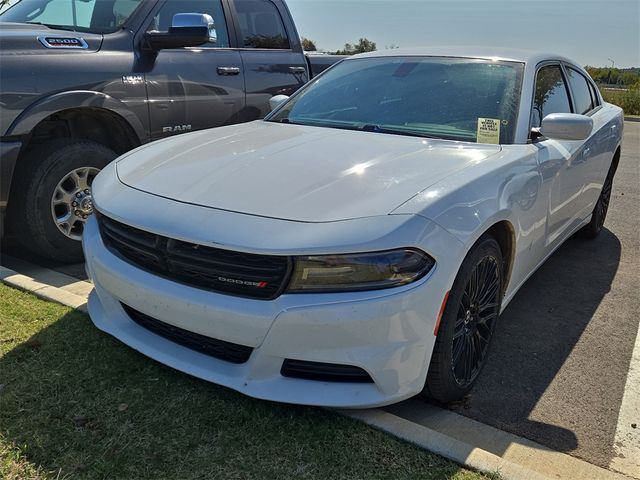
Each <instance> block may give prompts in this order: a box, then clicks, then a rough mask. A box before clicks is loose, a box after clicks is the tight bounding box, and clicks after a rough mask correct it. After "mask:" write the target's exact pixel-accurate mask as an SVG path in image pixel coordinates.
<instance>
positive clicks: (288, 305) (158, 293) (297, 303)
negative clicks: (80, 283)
mask: <svg viewBox="0 0 640 480" xmlns="http://www.w3.org/2000/svg"><path fill="white" fill-rule="evenodd" d="M444 243H447V242H444ZM449 246H451V243H449ZM84 248H85V256H86V260H87V270H88V273H89V275H90V277H91V278H92V280H93V282H94V285H95V289H94V291H93V292H92V294H91V296H90V299H89V313H90V315H91V318H92V320H93V322H94V323H95V325H96V326H97V327H98V328H100V329H101V330H103V331H105V332H107V333H109V334H111V335H113V336H115V337H116V338H118V339H119V340H121V341H122V342H124V343H125V344H127V345H129V346H130V347H132V348H134V349H136V350H138V351H140V352H141V353H143V354H144V355H147V356H149V357H151V358H153V359H155V360H157V361H159V362H161V363H164V364H166V365H169V366H171V367H173V368H175V369H177V370H180V371H183V372H185V373H188V374H190V375H193V376H196V377H199V378H202V379H204V380H207V381H211V382H214V383H217V384H220V385H224V386H227V387H229V388H232V389H234V390H237V391H239V392H241V393H244V394H246V395H249V396H252V397H256V398H260V399H265V400H272V401H280V402H286V403H297V404H305V405H322V406H329V407H352V408H362V407H375V406H381V405H386V404H391V403H395V402H398V401H401V400H403V399H406V398H409V397H411V396H413V395H415V394H417V393H419V392H420V391H421V390H422V388H423V386H424V382H425V379H426V374H427V369H428V365H429V361H430V357H431V352H432V350H433V345H434V342H435V336H434V334H433V330H434V325H435V322H436V318H437V315H438V312H439V308H440V305H441V302H442V297H443V294H444V291H446V287H445V285H447V284H448V282H450V281H451V279H450V275H449V273H448V272H447V271H448V269H447V268H441V267H443V265H439V266H438V267H436V268H434V270H433V271H432V272H430V274H429V275H428V276H427V277H426V278H425V279H423V280H421V281H420V282H418V283H416V284H414V285H411V286H407V287H402V288H397V289H393V290H386V291H378V292H358V293H349V294H347V293H343V294H321V295H320V294H309V295H282V296H280V297H279V298H277V299H275V300H273V301H260V300H248V299H244V298H236V297H231V296H227V295H221V294H217V293H213V292H208V291H204V290H200V289H197V288H193V287H189V286H186V285H182V284H178V283H175V282H172V281H170V280H166V279H163V278H159V277H157V276H155V275H152V274H150V273H147V272H145V271H143V270H141V269H138V268H136V267H134V266H132V265H130V264H129V263H127V262H125V261H123V260H121V259H120V258H119V257H117V256H115V255H113V254H112V253H111V252H110V251H109V250H107V249H106V247H105V246H104V244H103V242H102V239H101V237H100V234H99V231H98V228H97V223H96V221H95V219H92V220H91V221H90V222H89V223H88V224H87V227H86V229H85V233H84ZM446 263H447V262H444V264H445V265H444V266H446ZM122 304H125V305H127V306H129V307H131V308H133V309H135V310H137V311H139V312H142V313H144V314H146V315H149V316H151V317H153V318H155V319H157V320H160V321H161V322H164V323H168V324H170V325H174V326H177V327H179V328H182V329H185V330H188V331H192V332H195V333H198V334H201V335H205V336H208V337H212V338H215V339H218V340H224V341H227V342H232V343H236V344H240V345H246V346H250V347H252V348H253V349H254V350H253V352H252V354H251V356H250V358H249V360H248V361H247V362H246V363H244V364H240V365H237V364H232V363H228V362H224V361H222V360H218V359H215V358H213V357H210V356H207V355H204V354H201V353H198V352H196V351H194V350H191V349H189V348H186V347H183V346H180V345H178V344H176V343H174V342H172V341H169V340H167V339H165V338H163V337H160V336H158V335H156V334H154V333H151V332H150V331H148V330H146V329H145V328H143V327H141V326H139V325H138V324H137V323H135V322H134V321H132V320H131V318H130V317H129V316H128V315H127V314H126V313H125V311H124V309H123V307H122ZM285 359H295V360H305V361H312V362H321V363H332V364H343V365H352V366H357V367H360V368H362V369H364V370H365V371H366V372H367V373H368V374H369V375H370V376H371V378H372V379H373V382H374V383H332V382H322V381H312V380H303V379H294V378H287V377H284V376H282V375H281V374H280V370H281V367H282V363H283V361H284V360H285Z"/></svg>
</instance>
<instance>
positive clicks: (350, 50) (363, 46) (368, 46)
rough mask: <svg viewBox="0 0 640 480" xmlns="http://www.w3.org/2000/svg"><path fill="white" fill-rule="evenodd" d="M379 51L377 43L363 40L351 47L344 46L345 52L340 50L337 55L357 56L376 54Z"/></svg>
mask: <svg viewBox="0 0 640 480" xmlns="http://www.w3.org/2000/svg"><path fill="white" fill-rule="evenodd" d="M377 49H378V46H377V45H376V42H372V41H371V40H369V39H368V38H361V39H360V40H358V43H356V44H355V45H351V44H350V43H345V44H344V50H338V51H337V52H336V53H335V54H336V55H355V54H356V53H365V52H375V51H376V50H377Z"/></svg>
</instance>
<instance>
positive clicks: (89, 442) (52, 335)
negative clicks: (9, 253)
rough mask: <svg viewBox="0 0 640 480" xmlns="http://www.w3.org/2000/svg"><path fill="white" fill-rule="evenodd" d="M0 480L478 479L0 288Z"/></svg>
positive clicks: (317, 411) (325, 413) (327, 415)
mask: <svg viewBox="0 0 640 480" xmlns="http://www.w3.org/2000/svg"><path fill="white" fill-rule="evenodd" d="M0 478H3V479H7V480H18V479H20V480H22V479H28V478H30V479H49V478H51V479H64V478H74V479H75V478H91V479H93V478H96V479H102V478H118V479H139V478H163V479H164V478H166V479H209V478H222V479H234V478H242V479H248V478H278V479H283V478H319V479H328V478H341V479H350V478H366V479H370V478H394V479H395V478H420V479H448V478H451V479H458V480H472V479H473V480H478V479H481V478H486V477H484V476H483V475H481V474H479V473H476V472H470V471H468V470H464V469H462V468H460V467H459V466H458V465H456V464H454V463H451V462H449V461H447V460H444V459H443V458H441V457H438V456H436V455H434V454H431V453H429V452H425V451H423V450H420V449H418V448H416V447H414V446H412V445H409V444H406V443H403V442H401V441H399V440H396V439H394V438H392V437H389V436H387V435H385V434H383V433H381V432H378V431H376V430H373V429H371V428H369V427H367V426H365V425H363V424H360V423H358V422H356V421H354V420H351V419H348V418H345V417H342V416H340V415H338V414H335V413H333V412H330V411H327V410H323V409H317V408H306V407H294V406H287V405H282V404H276V403H269V402H263V401H258V400H253V399H250V398H247V397H244V396H242V395H240V394H238V393H235V392H233V391H231V390H228V389H225V388H222V387H218V386H216V385H213V384H209V383H206V382H203V381H200V380H197V379H194V378H192V377H189V376H187V375H183V374H181V373H178V372H176V371H174V370H172V369H170V368H167V367H164V366H162V365H160V364H158V363H155V362H154V361H152V360H150V359H148V358H146V357H143V356H142V355H140V354H138V353H137V352H135V351H133V350H131V349H129V348H127V347H126V346H124V345H122V344H120V343H119V342H117V341H116V340H115V339H113V338H111V337H109V336H108V335H105V334H103V333H101V332H99V331H98V330H97V329H96V328H94V327H93V325H92V324H91V322H90V320H89V318H88V317H87V316H86V315H84V314H82V313H79V312H76V311H72V310H69V309H67V308H65V307H62V306H59V305H56V304H52V303H48V302H44V301H41V300H39V299H37V298H35V297H34V296H32V295H29V294H27V293H24V292H20V291H17V290H14V289H12V288H9V287H7V286H5V285H2V284H0Z"/></svg>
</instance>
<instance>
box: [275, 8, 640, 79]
mask: <svg viewBox="0 0 640 480" xmlns="http://www.w3.org/2000/svg"><path fill="white" fill-rule="evenodd" d="M287 4H288V5H289V9H290V10H291V13H292V14H293V17H294V20H295V21H296V25H297V27H298V32H299V33H300V35H301V36H304V37H307V38H310V39H311V40H313V41H315V42H316V45H317V46H318V48H319V49H323V50H329V51H330V50H337V49H338V48H342V47H343V46H344V44H345V43H347V42H348V43H356V42H357V41H358V39H359V38H360V37H367V38H368V39H370V40H373V41H374V42H376V43H377V44H378V49H379V50H380V49H383V48H385V47H387V46H390V45H395V46H399V47H418V46H437V45H482V46H504V47H514V48H526V49H529V50H544V51H552V52H555V53H558V54H562V55H564V56H567V57H569V58H572V59H573V60H575V61H576V62H578V63H580V64H582V65H591V66H611V60H613V61H614V62H615V66H616V67H621V68H626V67H640V0H537V1H536V0H287Z"/></svg>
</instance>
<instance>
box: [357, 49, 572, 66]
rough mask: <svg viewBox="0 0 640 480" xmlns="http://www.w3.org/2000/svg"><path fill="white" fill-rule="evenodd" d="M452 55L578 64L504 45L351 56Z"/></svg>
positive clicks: (545, 53) (547, 53)
mask: <svg viewBox="0 0 640 480" xmlns="http://www.w3.org/2000/svg"><path fill="white" fill-rule="evenodd" d="M404 56H406V57H411V56H423V57H454V58H479V59H483V60H499V61H507V62H520V63H529V64H534V65H536V64H538V63H540V62H544V61H547V60H561V61H564V62H568V63H572V64H574V65H579V64H578V63H576V62H574V61H573V60H571V59H569V58H566V57H564V56H562V55H558V54H555V53H549V52H537V51H533V50H523V49H517V48H505V47H475V46H450V47H417V48H397V49H391V50H380V51H377V52H369V53H361V54H358V55H354V56H353V57H352V58H376V57H404Z"/></svg>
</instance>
